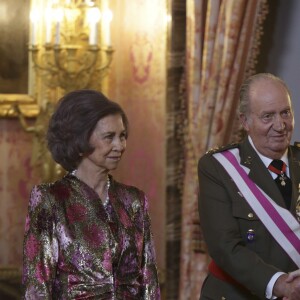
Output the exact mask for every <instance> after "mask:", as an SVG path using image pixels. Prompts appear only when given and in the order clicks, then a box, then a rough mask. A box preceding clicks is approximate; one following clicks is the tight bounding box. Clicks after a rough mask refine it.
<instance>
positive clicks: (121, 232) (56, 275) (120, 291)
mask: <svg viewBox="0 0 300 300" xmlns="http://www.w3.org/2000/svg"><path fill="white" fill-rule="evenodd" d="M127 135H128V121H127V117H126V115H125V113H124V111H123V110H122V108H121V107H120V106H119V105H118V104H117V103H115V102H112V101H110V100H108V99H107V98H106V97H105V96H104V95H103V94H101V93H99V92H97V91H93V90H78V91H74V92H70V93H69V94H67V95H65V96H64V97H63V98H62V99H61V100H60V102H59V103H58V106H57V109H56V111H55V112H54V114H53V115H52V117H51V119H50V123H49V128H48V133H47V140H48V148H49V150H50V152H51V154H52V156H53V158H54V160H55V161H56V162H57V163H59V164H60V165H61V166H62V167H63V168H64V169H65V170H67V171H68V173H67V175H65V176H64V177H63V178H62V179H60V180H58V181H56V182H54V183H50V184H46V183H43V184H40V185H37V186H35V187H34V188H33V189H32V193H31V197H30V203H29V212H28V217H27V220H26V229H25V239H24V270H23V284H24V288H25V291H24V298H25V299H122V300H123V299H160V290H159V285H158V278H157V268H156V261H155V253H154V246H153V240H152V233H151V230H150V219H149V215H148V211H147V208H148V203H147V198H146V196H145V194H144V193H143V192H142V191H141V190H139V189H137V188H135V187H133V186H127V185H124V184H122V183H119V182H117V181H115V180H114V179H113V177H112V176H111V175H110V174H109V172H110V171H112V170H115V169H116V168H117V166H118V163H119V161H120V159H121V157H122V155H123V153H124V151H125V148H126V140H127Z"/></svg>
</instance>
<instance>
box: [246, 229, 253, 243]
mask: <svg viewBox="0 0 300 300" xmlns="http://www.w3.org/2000/svg"><path fill="white" fill-rule="evenodd" d="M254 238H255V232H254V230H253V229H248V231H247V241H248V242H252V241H253V240H254Z"/></svg>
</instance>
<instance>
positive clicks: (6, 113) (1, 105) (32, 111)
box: [0, 0, 47, 118]
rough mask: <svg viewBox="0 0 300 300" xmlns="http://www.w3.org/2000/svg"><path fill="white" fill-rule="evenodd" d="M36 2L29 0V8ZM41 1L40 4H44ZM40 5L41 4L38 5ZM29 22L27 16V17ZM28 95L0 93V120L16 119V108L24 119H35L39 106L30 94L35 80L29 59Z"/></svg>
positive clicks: (34, 87) (34, 86) (34, 85)
mask: <svg viewBox="0 0 300 300" xmlns="http://www.w3.org/2000/svg"><path fill="white" fill-rule="evenodd" d="M37 1H38V0H30V1H29V2H30V7H32V5H36V3H37ZM46 1H47V0H43V1H42V2H43V3H44V2H46ZM40 5H41V4H40ZM28 20H29V15H28ZM29 28H30V27H29ZM28 75H29V77H28V94H1V93H0V118H3V117H4V118H6V117H17V113H16V106H18V107H19V110H20V111H21V113H22V115H24V116H25V117H36V116H37V114H38V112H39V110H40V105H39V103H38V100H37V98H38V97H35V96H33V94H32V92H33V91H36V88H37V81H36V78H35V74H34V70H33V66H32V61H31V58H30V57H29V61H28Z"/></svg>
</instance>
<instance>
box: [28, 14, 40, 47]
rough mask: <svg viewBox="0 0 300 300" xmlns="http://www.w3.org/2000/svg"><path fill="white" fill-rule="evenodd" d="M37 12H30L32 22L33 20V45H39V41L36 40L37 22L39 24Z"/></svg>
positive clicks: (31, 41) (31, 40)
mask: <svg viewBox="0 0 300 300" xmlns="http://www.w3.org/2000/svg"><path fill="white" fill-rule="evenodd" d="M37 18H38V15H37V11H35V10H32V11H31V12H30V20H31V39H30V43H31V45H36V44H37V39H36V22H37Z"/></svg>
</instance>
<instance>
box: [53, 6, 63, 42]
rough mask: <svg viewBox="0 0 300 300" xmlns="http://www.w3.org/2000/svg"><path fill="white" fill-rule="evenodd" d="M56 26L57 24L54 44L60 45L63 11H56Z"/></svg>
mask: <svg viewBox="0 0 300 300" xmlns="http://www.w3.org/2000/svg"><path fill="white" fill-rule="evenodd" d="M55 16H56V24H55V41H54V44H55V45H59V43H60V23H61V21H62V18H63V11H62V9H59V8H58V9H56V14H55Z"/></svg>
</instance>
